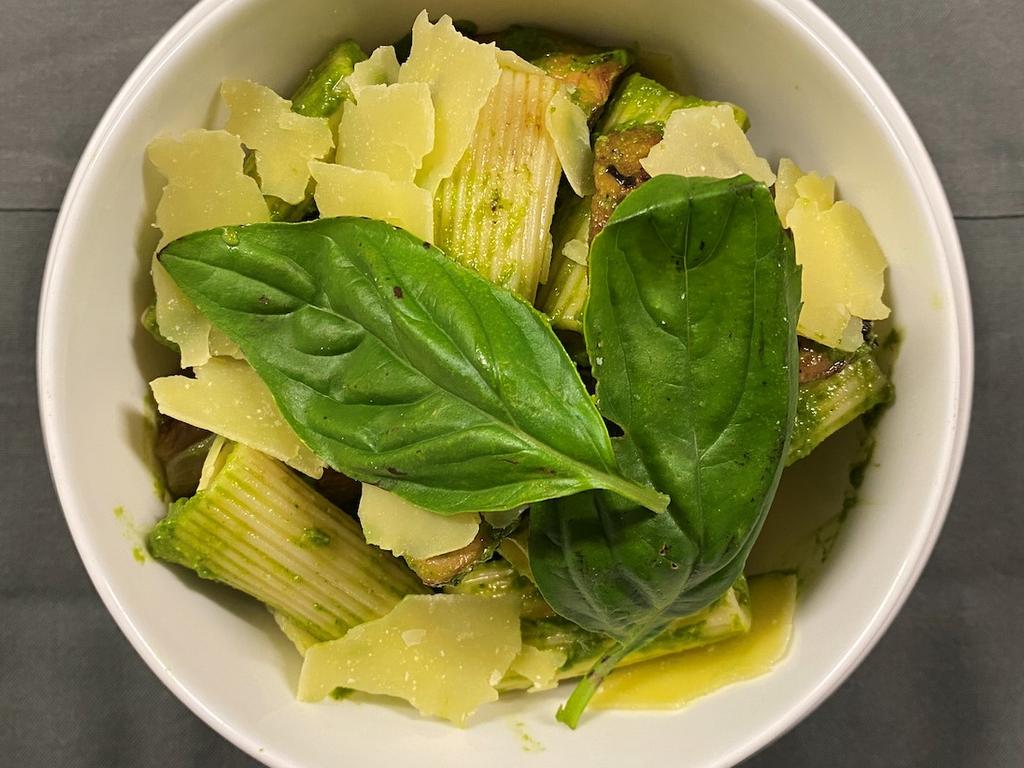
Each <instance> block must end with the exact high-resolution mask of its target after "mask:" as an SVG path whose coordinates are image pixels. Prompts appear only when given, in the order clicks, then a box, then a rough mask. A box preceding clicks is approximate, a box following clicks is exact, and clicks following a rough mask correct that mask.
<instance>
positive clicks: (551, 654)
mask: <svg viewBox="0 0 1024 768" xmlns="http://www.w3.org/2000/svg"><path fill="white" fill-rule="evenodd" d="M566 658H567V656H566V653H565V651H563V650H560V649H558V648H545V649H540V648H537V647H535V646H532V645H524V646H523V649H522V650H521V651H520V652H519V655H518V656H516V658H515V659H514V660H513V662H512V666H511V667H509V672H510V673H512V674H514V675H518V676H519V677H522V678H525V679H526V680H529V681H530V683H531V687H530V691H546V690H548V689H549V688H554V687H555V686H557V685H558V673H559V672H560V671H561V669H562V667H563V666H564V665H565V662H566Z"/></svg>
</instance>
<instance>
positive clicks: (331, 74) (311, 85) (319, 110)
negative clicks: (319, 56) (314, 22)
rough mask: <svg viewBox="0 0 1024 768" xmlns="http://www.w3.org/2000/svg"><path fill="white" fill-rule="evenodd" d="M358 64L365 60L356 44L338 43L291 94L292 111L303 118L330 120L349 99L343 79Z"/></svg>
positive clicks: (350, 95) (353, 42) (350, 96)
mask: <svg viewBox="0 0 1024 768" xmlns="http://www.w3.org/2000/svg"><path fill="white" fill-rule="evenodd" d="M361 61H366V54H365V53H364V52H363V49H362V48H360V47H359V44H358V43H356V42H355V41H353V40H345V41H343V42H341V43H338V45H336V46H335V47H334V48H332V49H331V51H330V53H328V54H327V56H326V57H325V58H324V60H323V61H321V62H320V63H319V64H317V65H316V66H315V67H313V69H311V70H310V72H309V74H308V75H306V79H305V80H303V81H302V85H300V86H299V87H298V88H297V89H296V90H295V93H294V94H292V112H297V113H298V114H300V115H305V116H306V117H332V116H333V115H334V114H335V113H336V112H337V111H338V110H339V109H340V108H341V106H342V105H343V104H344V103H345V102H346V101H351V100H352V94H351V92H350V91H349V88H348V86H347V85H346V84H345V78H346V77H348V76H349V75H351V74H352V69H353V68H354V67H355V65H356V64H358V63H359V62H361Z"/></svg>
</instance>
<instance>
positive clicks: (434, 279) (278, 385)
mask: <svg viewBox="0 0 1024 768" xmlns="http://www.w3.org/2000/svg"><path fill="white" fill-rule="evenodd" d="M160 261H161V262H162V263H163V265H164V266H165V267H166V268H167V271H168V272H169V273H170V274H171V276H172V277H173V278H174V280H175V282H176V283H177V284H178V286H179V287H180V288H181V289H182V291H183V292H184V293H185V295H186V296H187V297H188V298H189V299H191V300H192V301H193V302H195V304H196V305H197V306H198V307H199V309H200V310H201V311H202V312H203V314H204V315H206V317H207V318H209V320H210V321H211V322H212V323H213V324H214V325H215V326H216V327H217V328H219V329H220V330H221V331H223V332H224V333H226V334H227V335H228V336H229V337H230V338H231V339H232V340H233V341H234V342H235V343H237V344H238V346H239V347H241V349H242V351H243V352H244V353H245V356H246V359H247V360H248V361H249V362H250V363H251V364H252V366H253V368H255V370H256V372H257V373H258V374H259V375H260V377H261V378H262V379H263V381H264V382H266V384H267V386H268V387H269V388H270V391H271V392H272V393H273V395H274V399H275V401H276V402H277V404H278V406H279V407H280V409H281V412H282V413H283V414H284V416H285V418H286V419H287V420H288V422H289V423H290V424H291V425H292V427H293V428H294V429H295V431H296V432H297V433H298V435H299V437H300V438H302V440H303V441H304V442H305V443H306V444H307V445H308V446H309V447H310V448H311V449H312V450H313V451H314V452H315V453H316V454H317V455H318V456H320V457H321V458H323V459H324V460H325V461H327V463H329V464H330V465H331V466H332V467H334V468H335V469H337V470H339V471H341V472H344V473H345V474H346V475H349V476H350V477H354V478H356V479H358V480H362V481H364V482H370V483H375V484H377V485H379V486H380V487H382V488H385V489H387V490H390V491H394V492H395V493H397V494H399V495H401V496H403V497H405V498H406V499H408V500H409V501H412V502H413V503H415V504H418V505H420V506H423V507H426V508H428V509H432V510H436V511H438V512H441V513H458V512H467V511H480V512H485V511H497V510H506V509H512V508H515V507H518V506H521V505H524V504H529V503H531V502H535V501H538V500H540V499H546V498H554V497H558V496H564V495H566V494H572V493H576V492H578V491H581V490H585V489H589V488H605V489H608V490H611V491H614V492H616V493H621V494H622V495H624V496H626V497H628V498H630V499H632V500H633V501H635V502H637V503H639V504H641V505H644V506H651V507H653V508H664V506H665V504H666V502H667V499H665V497H663V496H661V495H660V494H658V493H657V492H656V491H654V490H652V489H651V488H649V487H645V486H641V485H638V484H636V483H632V482H630V481H628V480H625V479H624V478H623V477H622V476H621V475H619V474H618V471H617V468H616V464H615V457H614V454H613V453H612V447H611V443H610V439H609V437H608V433H607V430H606V428H605V426H604V422H603V421H602V419H601V417H600V415H599V413H598V411H597V409H596V408H595V406H594V404H593V402H592V400H591V398H590V396H589V395H588V394H587V391H586V390H585V388H584V386H583V384H582V382H581V381H580V378H579V375H578V374H577V372H576V369H575V367H574V366H573V365H572V363H571V361H570V360H569V358H568V356H567V355H566V353H565V351H564V350H563V349H562V347H561V345H560V344H559V342H558V340H557V339H556V337H555V335H554V333H553V332H552V331H551V328H550V326H549V325H548V324H547V322H546V321H545V320H544V319H543V317H542V316H541V315H540V314H539V313H538V312H536V311H535V310H534V309H533V308H532V307H530V306H529V305H527V304H525V303H524V302H522V301H521V300H519V299H518V298H516V297H515V296H513V295H512V294H511V293H509V292H508V291H506V290H503V289H501V288H497V287H495V286H493V285H491V284H490V283H489V282H487V281H486V280H484V279H483V278H481V277H478V276H477V275H476V274H474V273H473V272H471V271H469V270H466V269H464V268H462V267H459V266H458V265H456V264H454V263H453V262H451V261H450V260H449V259H447V258H446V257H445V256H444V254H443V253H441V252H440V251H438V250H437V249H436V248H433V247H431V246H430V245H429V244H428V243H424V242H423V241H421V240H418V239H416V238H414V237H413V236H412V235H410V234H408V233H407V232H404V231H402V230H399V229H397V228H395V227H392V226H390V225H388V224H385V223H383V222H379V221H370V220H367V219H355V218H338V219H323V220H319V221H313V222H307V223H301V224H284V223H275V224H253V225H248V226H239V227H226V228H218V229H213V230H209V231H207V232H200V233H196V234H193V235H189V236H187V237H184V238H182V239H180V240H178V241H176V242H174V243H172V244H170V245H169V246H167V247H166V248H165V249H164V250H163V252H162V253H161V254H160Z"/></svg>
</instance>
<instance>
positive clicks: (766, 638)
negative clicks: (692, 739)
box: [592, 574, 796, 709]
mask: <svg viewBox="0 0 1024 768" xmlns="http://www.w3.org/2000/svg"><path fill="white" fill-rule="evenodd" d="M750 600H751V608H752V612H753V625H752V626H751V628H750V632H748V633H747V634H745V635H742V636H741V637H737V638H735V639H733V640H727V641H725V642H722V643H716V644H714V645H710V646H708V647H706V648H695V649H694V650H692V651H685V652H683V653H678V654H675V655H673V656H667V657H664V658H661V659H653V660H651V661H647V662H644V663H642V664H636V665H633V666H630V667H626V668H623V669H620V670H618V671H616V672H614V673H612V675H610V676H609V677H608V679H607V680H606V681H605V682H604V684H603V685H602V686H601V688H600V690H599V691H598V693H597V695H596V696H595V697H594V700H593V702H592V706H594V707H596V708H599V709H678V708H679V707H682V706H684V705H686V704H688V703H690V702H691V701H693V700H694V699H696V698H698V697H700V696H704V695H706V694H708V693H711V692H712V691H716V690H718V689H719V688H722V687H724V686H726V685H729V684H731V683H736V682H740V681H742V680H750V679H751V678H754V677H759V676H760V675H763V674H764V673H766V672H768V671H769V670H771V668H772V667H773V666H775V664H776V663H777V662H778V661H779V660H780V659H782V658H783V656H785V654H786V651H787V650H788V648H789V641H790V637H791V635H792V630H793V609H794V607H795V605H796V577H795V576H789V575H786V576H782V575H776V574H771V575H765V576H758V577H755V578H753V579H751V580H750Z"/></svg>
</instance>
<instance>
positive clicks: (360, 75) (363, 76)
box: [345, 45, 398, 100]
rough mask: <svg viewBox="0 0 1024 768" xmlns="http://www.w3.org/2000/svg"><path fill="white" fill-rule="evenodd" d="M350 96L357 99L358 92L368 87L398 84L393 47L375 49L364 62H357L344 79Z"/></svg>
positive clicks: (396, 64) (396, 59) (396, 61)
mask: <svg viewBox="0 0 1024 768" xmlns="http://www.w3.org/2000/svg"><path fill="white" fill-rule="evenodd" d="M345 82H346V83H347V84H348V87H349V88H350V89H351V90H352V95H353V96H355V97H356V99H357V100H358V99H359V92H360V91H361V90H362V89H363V88H365V87H367V86H368V85H391V84H392V83H397V82H398V57H397V56H396V55H395V49H394V47H393V46H390V45H385V46H381V47H380V48H377V49H376V50H375V51H374V52H373V53H371V54H370V58H368V59H366V61H360V62H358V63H357V64H356V65H355V67H353V69H352V74H351V75H349V76H348V77H347V78H345Z"/></svg>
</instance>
